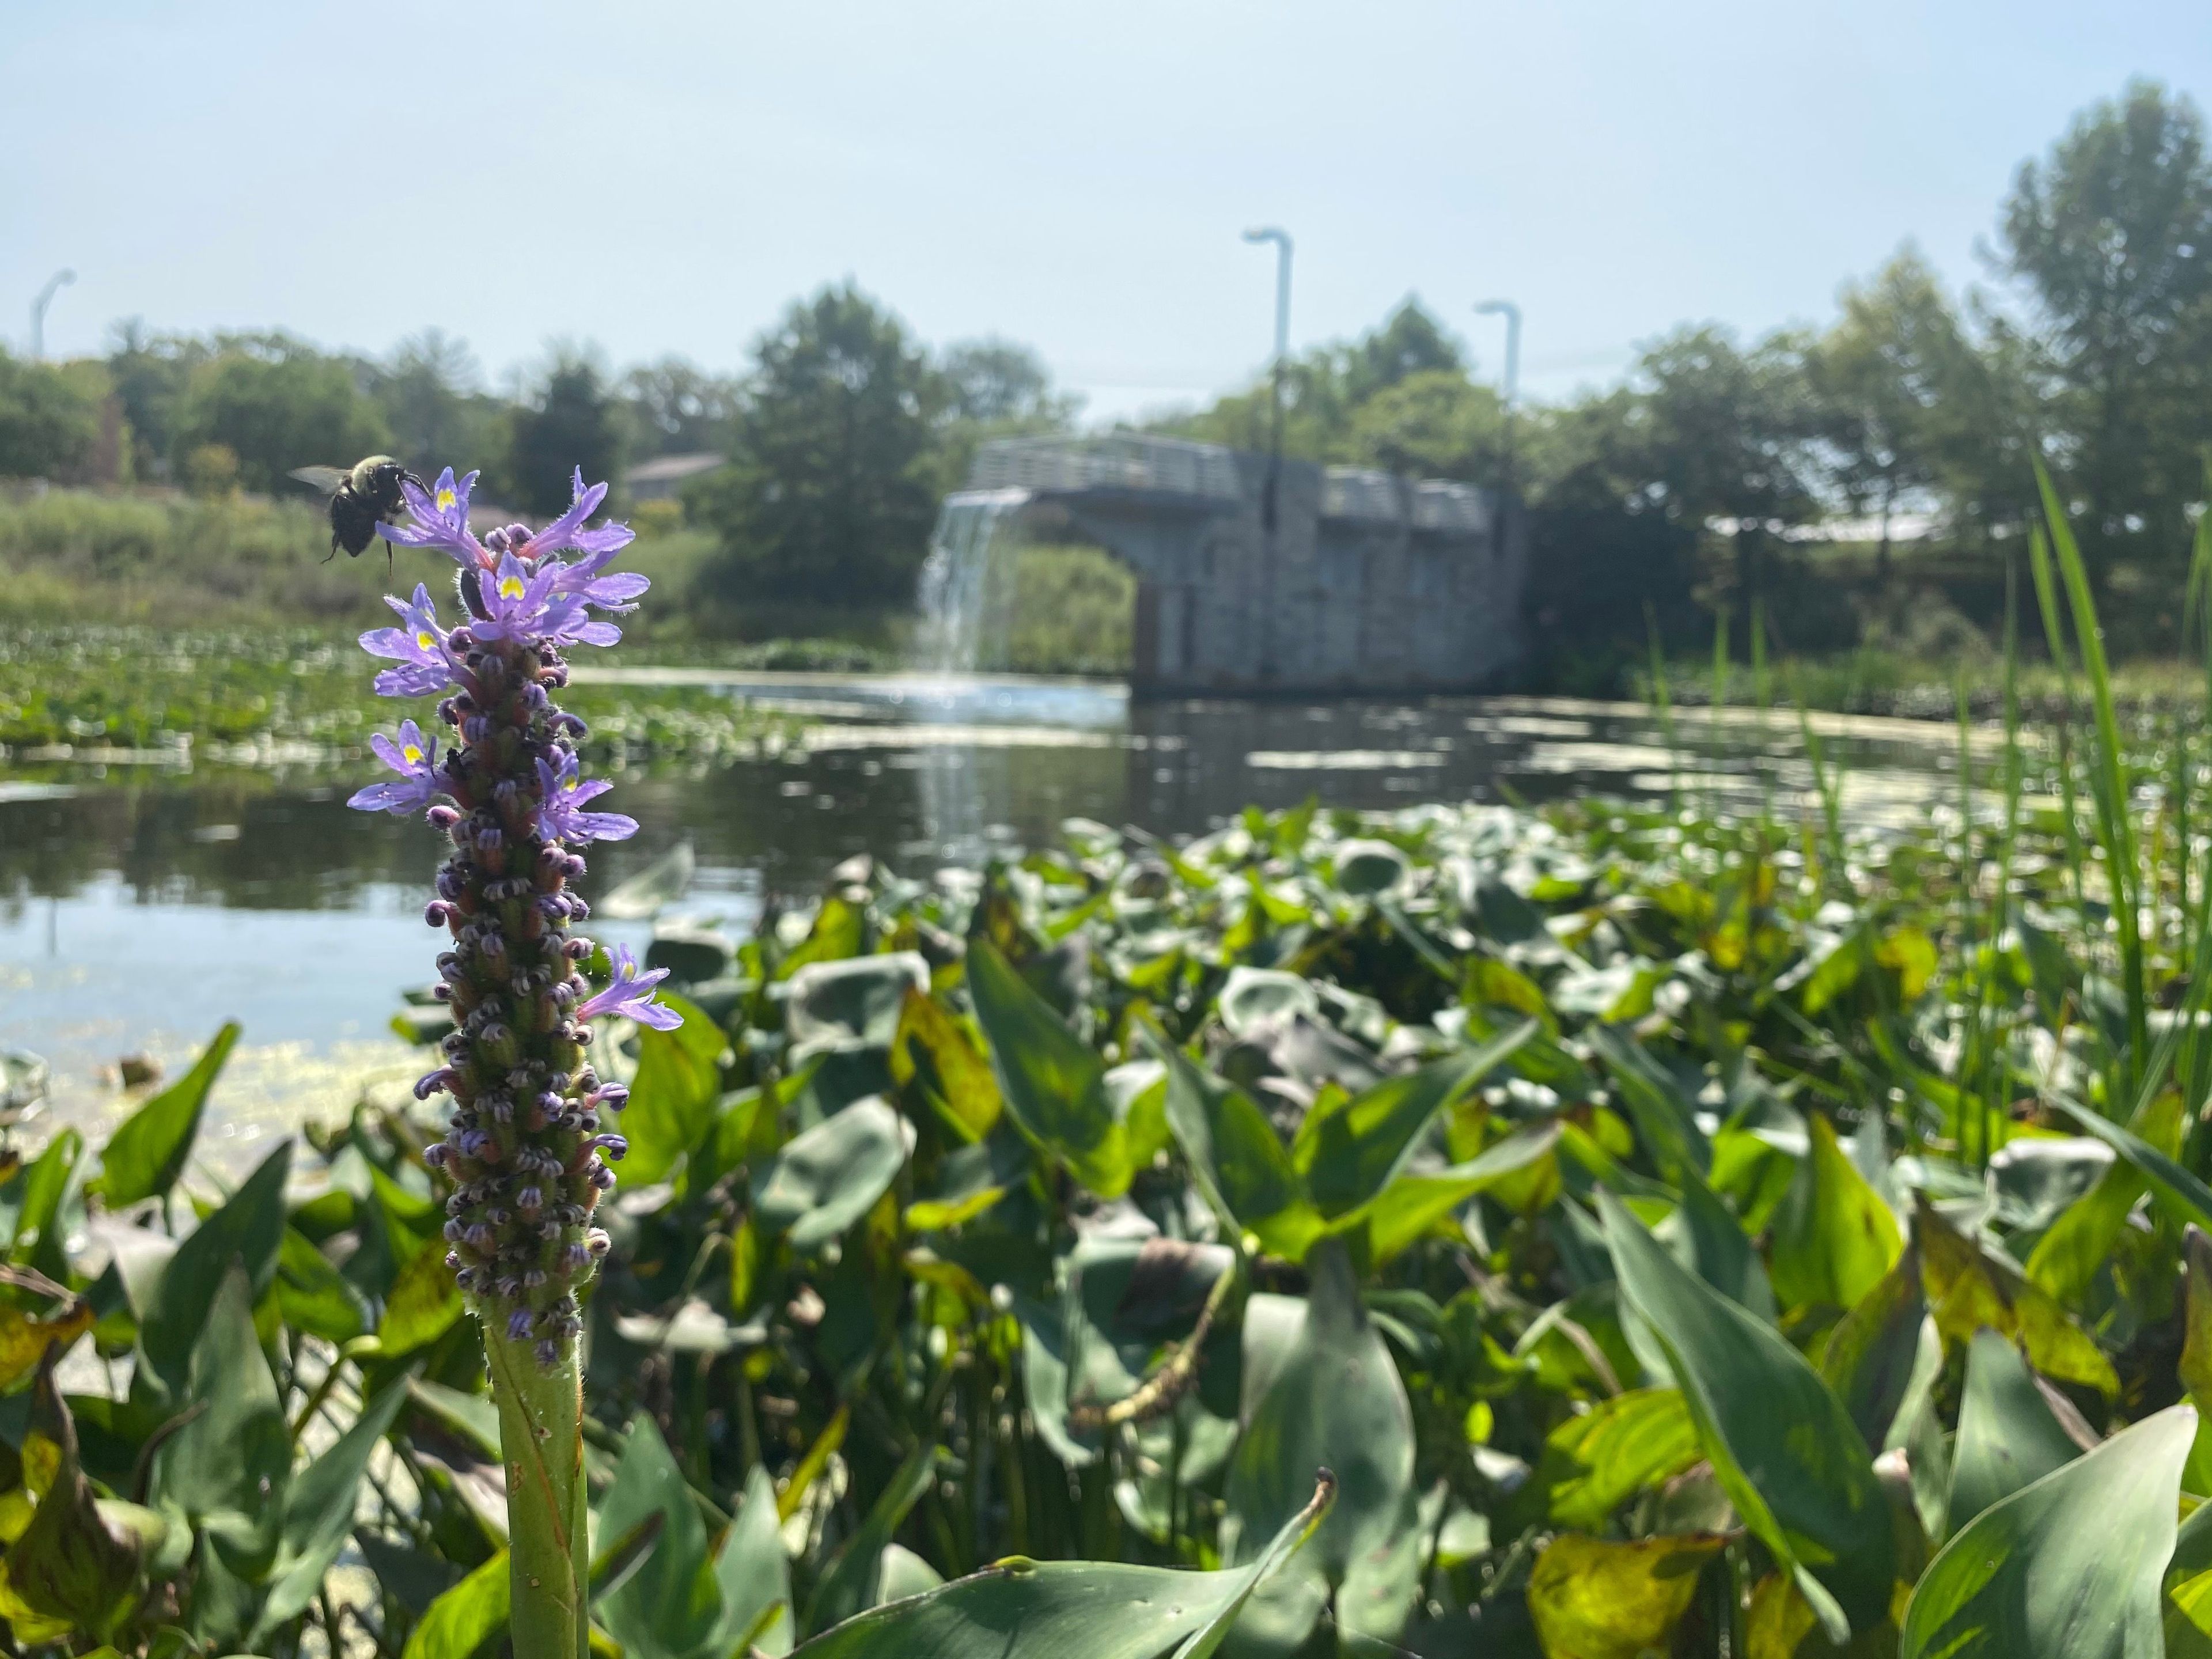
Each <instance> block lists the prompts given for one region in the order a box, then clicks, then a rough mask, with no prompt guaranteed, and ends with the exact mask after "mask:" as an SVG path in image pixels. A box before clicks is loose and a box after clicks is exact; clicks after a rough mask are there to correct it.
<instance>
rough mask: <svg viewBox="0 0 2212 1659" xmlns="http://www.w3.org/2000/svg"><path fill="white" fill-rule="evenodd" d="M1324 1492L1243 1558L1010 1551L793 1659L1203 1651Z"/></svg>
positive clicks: (1296, 1540) (1321, 1506) (1317, 1515)
mask: <svg viewBox="0 0 2212 1659" xmlns="http://www.w3.org/2000/svg"><path fill="white" fill-rule="evenodd" d="M1333 1492H1334V1488H1333V1487H1331V1486H1327V1485H1324V1486H1322V1489H1321V1490H1320V1491H1318V1492H1316V1493H1315V1494H1314V1498H1313V1501H1312V1502H1311V1503H1310V1504H1307V1505H1306V1506H1305V1508H1304V1509H1303V1510H1299V1511H1298V1512H1297V1514H1296V1515H1294V1516H1291V1519H1290V1520H1289V1521H1287V1522H1285V1524H1284V1526H1283V1528H1282V1530H1281V1531H1280V1532H1279V1533H1278V1534H1276V1535H1275V1537H1274V1539H1273V1541H1272V1542H1271V1543H1269V1544H1268V1546H1267V1547H1266V1548H1265V1549H1264V1550H1261V1551H1259V1552H1257V1553H1256V1554H1255V1559H1254V1560H1253V1561H1252V1562H1251V1564H1250V1565H1249V1566H1245V1567H1243V1568H1239V1569H1232V1570H1231V1571H1227V1572H1178V1571H1175V1570H1173V1569H1172V1568H1168V1567H1138V1566H1127V1565H1122V1564H1121V1563H1119V1562H1113V1561H1032V1560H1030V1559H1028V1558H1027V1557H1024V1556H1015V1557H1012V1558H1011V1559H1007V1560H1005V1561H1001V1562H999V1563H998V1564H997V1565H994V1566H989V1567H986V1568H985V1569H984V1570H983V1571H981V1572H979V1573H976V1574H974V1575H973V1576H971V1577H966V1578H956V1579H955V1580H953V1581H952V1583H949V1584H946V1585H944V1586H943V1587H941V1588H939V1589H933V1590H930V1591H928V1592H927V1593H926V1594H924V1595H918V1596H915V1598H914V1599H912V1600H911V1601H896V1602H893V1603H891V1604H890V1605H889V1606H887V1607H876V1608H872V1609H871V1610H869V1611H868V1612H866V1613H861V1614H860V1616H859V1617H858V1618H855V1619H849V1620H846V1621H845V1622H844V1623H843V1624H842V1625H838V1626H835V1627H834V1628H832V1629H830V1630H828V1631H825V1632H823V1633H822V1634H821V1635H819V1636H817V1637H816V1638H814V1639H813V1640H812V1641H811V1642H809V1643H807V1644H805V1646H804V1647H802V1648H800V1649H799V1650H798V1652H797V1653H796V1654H795V1655H794V1656H793V1659H980V1656H982V1655H988V1656H990V1659H1071V1656H1073V1655H1081V1656H1082V1659H1211V1656H1212V1654H1213V1653H1214V1651H1215V1650H1217V1649H1218V1648H1219V1647H1220V1645H1221V1643H1222V1641H1223V1639H1224V1638H1225V1637H1226V1636H1227V1635H1228V1633H1229V1629H1230V1626H1232V1625H1233V1624H1235V1623H1236V1622H1237V1614H1238V1613H1242V1612H1243V1610H1244V1607H1245V1606H1246V1604H1247V1602H1248V1601H1249V1599H1250V1598H1251V1595H1252V1593H1253V1592H1254V1591H1255V1589H1259V1588H1260V1587H1261V1585H1262V1584H1264V1583H1267V1581H1268V1580H1269V1579H1270V1578H1271V1577H1273V1576H1274V1574H1275V1573H1276V1571H1277V1570H1278V1569H1279V1568H1280V1567H1281V1566H1282V1565H1283V1564H1284V1563H1285V1561H1287V1560H1289V1559H1291V1557H1292V1556H1293V1555H1294V1554H1295V1553H1297V1549H1298V1547H1299V1546H1300V1545H1302V1544H1304V1542H1305V1541H1306V1540H1307V1539H1308V1538H1309V1537H1310V1536H1311V1535H1312V1534H1313V1532H1314V1529H1315V1528H1316V1525H1317V1523H1319V1522H1320V1521H1321V1520H1322V1517H1323V1516H1326V1515H1327V1514H1328V1506H1329V1503H1330V1500H1331V1497H1332V1495H1333Z"/></svg>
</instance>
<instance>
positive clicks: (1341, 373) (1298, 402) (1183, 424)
mask: <svg viewBox="0 0 2212 1659" xmlns="http://www.w3.org/2000/svg"><path fill="white" fill-rule="evenodd" d="M1467 367H1468V366H1467V362H1466V359H1465V358H1464V356H1462V354H1461V352H1460V349H1459V348H1458V346H1456V345H1455V344H1454V343H1453V342H1452V340H1451V338H1450V337H1449V336H1448V335H1447V334H1445V332H1444V331H1443V325H1441V324H1440V323H1438V322H1437V320H1436V319H1435V318H1433V317H1431V316H1430V315H1429V313H1428V312H1427V311H1426V310H1425V308H1424V307H1422V305H1421V302H1420V301H1419V300H1418V299H1413V298H1408V299H1407V300H1405V301H1402V302H1401V304H1400V305H1399V307H1398V308H1397V309H1396V310H1395V311H1393V312H1392V313H1390V314H1389V316H1388V317H1386V318H1385V319H1383V323H1382V325H1381V326H1380V327H1378V328H1375V329H1371V330H1370V331H1368V332H1367V333H1365V334H1364V335H1362V336H1360V337H1359V338H1358V339H1357V340H1352V341H1350V342H1346V343H1337V344H1334V345H1326V346H1322V347H1321V348H1320V349H1317V350H1315V351H1311V352H1309V353H1307V354H1306V356H1304V357H1301V358H1299V359H1297V361H1296V362H1292V363H1291V365H1290V367H1289V369H1288V371H1287V372H1286V373H1285V375H1284V386H1285V398H1284V415H1283V453H1284V454H1285V455H1289V456H1292V457H1295V458H1297V459H1300V460H1309V461H1347V462H1351V461H1357V462H1365V463H1366V464H1369V465H1372V464H1373V463H1372V462H1371V461H1369V460H1368V457H1367V454H1366V453H1365V450H1364V447H1363V446H1364V440H1363V439H1362V438H1360V437H1359V436H1358V435H1355V433H1354V431H1353V422H1354V420H1355V418H1356V416H1358V411H1359V410H1360V409H1361V408H1362V407H1363V406H1364V404H1366V403H1367V402H1368V400H1369V399H1370V398H1376V397H1379V396H1381V395H1383V393H1386V392H1389V391H1390V390H1391V388H1393V387H1394V386H1400V385H1401V384H1403V383H1405V382H1407V381H1408V380H1413V379H1414V378H1415V377H1417V376H1419V377H1426V376H1430V375H1442V376H1444V377H1446V378H1448V379H1449V378H1456V379H1458V380H1461V381H1462V382H1463V381H1465V380H1466V378H1467ZM1272 378H1273V377H1272V376H1269V377H1267V378H1263V379H1262V380H1260V381H1259V382H1258V383H1257V384H1255V386H1252V387H1250V388H1249V389H1248V390H1246V391H1243V392H1231V394H1229V395H1228V396H1227V397H1225V398H1219V399H1218V400H1217V401H1216V402H1215V403H1214V404H1213V406H1212V408H1211V409H1207V410H1201V411H1200V412H1199V413H1196V414H1194V415H1188V416H1182V418H1180V419H1176V420H1170V421H1165V422H1159V423H1158V425H1157V428H1156V429H1158V430H1160V431H1163V432H1170V433H1173V434H1175V435H1177V436H1180V437H1188V438H1195V439H1198V440H1200V441H1202V442H1206V443H1218V444H1227V445H1229V446H1230V447H1232V448H1237V449H1249V450H1253V451H1255V452H1257V451H1261V450H1265V449H1266V448H1267V446H1268V444H1269V442H1270V441H1271V439H1272V431H1271V428H1272V422H1273V387H1272ZM1436 385H1437V382H1433V381H1432V382H1430V383H1429V395H1431V396H1433V394H1434V390H1435V386H1436Z"/></svg>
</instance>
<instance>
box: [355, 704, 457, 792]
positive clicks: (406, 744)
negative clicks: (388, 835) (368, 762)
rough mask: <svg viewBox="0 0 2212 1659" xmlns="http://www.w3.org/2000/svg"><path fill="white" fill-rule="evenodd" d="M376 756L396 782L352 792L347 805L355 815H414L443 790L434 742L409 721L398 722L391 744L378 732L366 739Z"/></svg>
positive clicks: (435, 743) (375, 784)
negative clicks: (394, 775) (390, 770)
mask: <svg viewBox="0 0 2212 1659" xmlns="http://www.w3.org/2000/svg"><path fill="white" fill-rule="evenodd" d="M368 746H369V747H370V748H371V749H374V750H375V751H376V757H377V758H378V759H379V760H380V761H382V762H383V763H385V764H386V766H388V767H390V768H391V769H392V770H393V771H395V772H397V773H398V774H399V779H400V781H398V782H397V783H372V784H370V785H369V786H368V788H366V789H362V790H359V791H356V793H355V794H354V797H353V799H350V800H349V801H348V802H346V805H348V806H350V807H352V808H353V809H354V810H355V811H359V812H393V813H398V812H415V811H421V810H422V808H423V807H425V806H428V805H429V804H430V798H431V797H432V796H434V795H436V794H438V793H441V791H442V790H443V789H444V788H445V782H444V780H443V779H442V778H441V777H440V775H439V773H438V740H437V739H436V738H426V737H424V736H423V735H422V728H421V727H420V726H416V724H415V722H414V721H413V720H402V721H400V722H399V740H398V742H397V743H394V742H393V741H392V739H391V738H387V737H386V736H385V735H384V733H383V732H378V733H377V734H376V735H375V736H374V737H373V738H370V739H369V740H368Z"/></svg>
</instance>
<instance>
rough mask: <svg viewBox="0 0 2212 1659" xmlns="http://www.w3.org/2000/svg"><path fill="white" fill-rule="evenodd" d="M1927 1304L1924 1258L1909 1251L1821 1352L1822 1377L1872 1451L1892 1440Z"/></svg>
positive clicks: (1861, 1300) (1862, 1299) (1909, 1248)
mask: <svg viewBox="0 0 2212 1659" xmlns="http://www.w3.org/2000/svg"><path fill="white" fill-rule="evenodd" d="M1927 1316H1928V1299H1927V1297H1925V1296H1923V1294H1922V1293H1921V1288H1920V1252H1919V1250H1918V1249H1917V1247H1914V1246H1911V1245H1908V1246H1906V1247H1905V1251H1904V1253H1903V1254H1902V1255H1899V1257H1898V1258H1897V1262H1896V1265H1895V1266H1894V1267H1891V1268H1890V1270H1889V1271H1888V1272H1887V1273H1885V1274H1883V1275H1882V1277H1881V1281H1880V1282H1879V1283H1877V1284H1876V1285H1875V1286H1874V1288H1873V1289H1871V1290H1869V1291H1868V1292H1867V1293H1866V1294H1865V1295H1864V1296H1863V1297H1860V1298H1859V1300H1858V1303H1857V1306H1855V1307H1853V1308H1852V1309H1851V1310H1850V1312H1849V1313H1847V1314H1845V1315H1844V1317H1843V1319H1842V1321H1841V1322H1839V1323H1838V1325H1837V1326H1836V1328H1834V1329H1833V1330H1832V1331H1830V1332H1829V1333H1828V1340H1827V1342H1826V1345H1825V1346H1823V1347H1822V1349H1821V1352H1820V1376H1821V1379H1822V1380H1823V1381H1824V1382H1826V1383H1827V1385H1828V1386H1829V1387H1830V1388H1831V1389H1834V1390H1835V1391H1836V1398H1838V1400H1840V1401H1843V1402H1844V1410H1845V1411H1847V1412H1849V1413H1850V1414H1851V1421H1852V1422H1854V1423H1856V1424H1857V1425H1858V1429H1859V1432H1860V1433H1861V1434H1862V1435H1863V1436H1865V1437H1866V1443H1867V1444H1868V1445H1869V1446H1879V1445H1881V1444H1882V1443H1884V1441H1885V1440H1886V1439H1887V1437H1888V1435H1889V1427H1890V1425H1891V1424H1892V1423H1893V1422H1894V1421H1895V1420H1896V1419H1897V1413H1898V1408H1899V1407H1900V1406H1902V1405H1903V1404H1904V1402H1905V1389H1906V1387H1907V1385H1908V1384H1909V1383H1911V1378H1912V1370H1913V1365H1914V1363H1915V1361H1916V1360H1917V1358H1918V1356H1919V1352H1920V1327H1921V1325H1922V1323H1923V1322H1924V1321H1925V1320H1926V1319H1927Z"/></svg>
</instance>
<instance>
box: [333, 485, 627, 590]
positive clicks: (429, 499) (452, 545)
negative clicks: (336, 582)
mask: <svg viewBox="0 0 2212 1659" xmlns="http://www.w3.org/2000/svg"><path fill="white" fill-rule="evenodd" d="M476 487H477V474H475V473H473V472H471V473H470V474H469V475H468V476H467V477H465V478H460V479H458V480H457V479H456V478H455V477H453V468H451V467H450V466H449V467H447V469H446V470H445V471H443V472H441V473H440V474H439V475H438V482H437V483H436V484H435V485H434V486H433V487H432V488H431V489H429V490H428V491H427V492H426V491H425V490H424V489H423V488H422V485H420V484H418V483H416V482H415V481H414V480H413V479H412V478H404V479H402V480H401V481H400V484H399V494H400V495H401V497H402V499H404V501H406V503H407V516H408V518H409V520H410V522H409V523H407V524H404V525H381V526H378V528H377V532H376V533H377V534H378V535H380V536H381V537H383V538H384V539H385V540H386V541H388V542H390V543H392V544H393V545H394V546H395V547H435V548H436V549H437V550H439V551H440V552H441V553H446V554H450V555H451V556H453V557H454V558H455V559H458V560H459V561H460V562H461V563H463V564H465V565H477V566H483V565H485V563H486V561H485V558H484V550H483V544H482V543H480V542H478V541H477V538H475V537H474V536H472V535H471V534H470V533H469V492H470V491H471V490H473V489H475V488H476ZM600 494H601V497H602V499H604V497H605V491H601V492H600Z"/></svg>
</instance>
